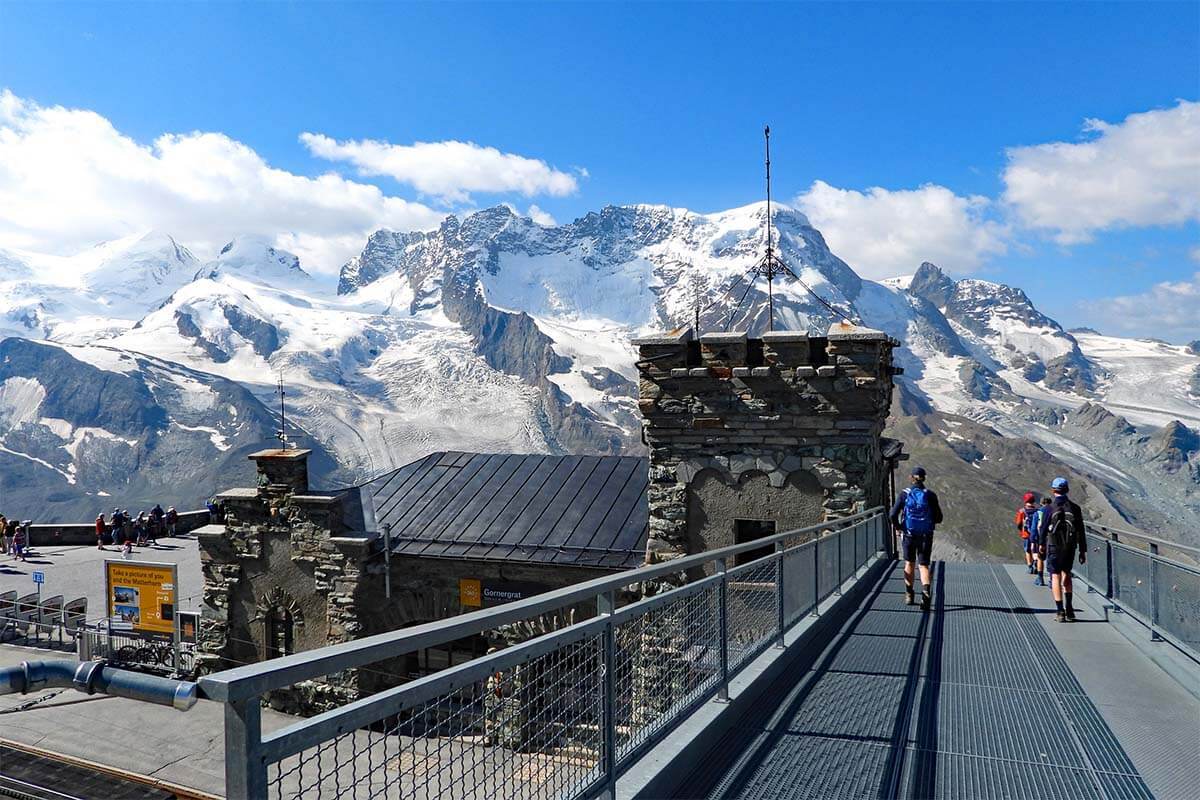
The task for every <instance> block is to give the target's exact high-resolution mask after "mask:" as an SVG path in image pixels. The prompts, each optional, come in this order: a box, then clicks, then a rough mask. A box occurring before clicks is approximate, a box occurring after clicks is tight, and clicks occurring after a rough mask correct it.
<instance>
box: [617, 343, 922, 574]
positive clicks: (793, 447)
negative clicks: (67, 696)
mask: <svg viewBox="0 0 1200 800" xmlns="http://www.w3.org/2000/svg"><path fill="white" fill-rule="evenodd" d="M634 344H635V345H636V346H637V347H638V350H639V360H638V363H637V367H638V371H639V378H640V382H639V386H640V391H639V394H640V400H639V403H638V405H639V408H640V410H641V412H642V414H643V416H644V420H643V435H644V439H645V441H646V444H647V446H648V447H649V451H650V489H649V502H650V537H649V541H648V543H647V558H648V559H649V560H652V561H654V560H662V559H667V558H672V557H676V556H680V555H684V554H687V553H695V552H700V551H703V550H710V549H713V548H717V547H723V546H726V545H730V544H735V543H739V542H742V541H748V540H752V539H754V538H758V537H759V536H765V535H769V534H770V533H774V532H782V531H785V530H789V529H792V528H797V527H803V526H806V525H812V524H815V523H818V522H822V521H824V520H827V519H832V518H836V517H841V516H848V515H851V514H854V513H856V512H858V511H860V510H864V509H866V508H870V507H872V506H875V505H878V504H881V503H883V502H884V501H885V496H886V494H885V486H886V479H887V474H886V466H885V462H884V457H883V453H882V451H881V442H880V440H881V434H882V432H883V426H884V422H885V421H886V419H887V414H888V408H889V406H890V404H891V398H892V376H893V375H896V374H897V373H899V371H900V370H899V369H897V368H895V367H894V366H893V365H892V349H893V348H895V347H896V346H898V345H899V342H897V341H896V340H894V339H892V338H890V337H889V336H887V335H886V334H884V333H882V332H880V331H875V330H870V329H867V328H859V327H855V326H853V325H843V324H837V325H834V326H833V327H831V328H830V329H829V332H828V334H827V335H826V336H821V337H817V336H811V337H810V336H808V335H806V334H802V333H794V332H787V331H775V332H770V333H764V334H763V335H762V338H760V339H750V338H747V336H746V334H745V333H708V334H704V335H702V336H700V338H699V339H698V340H697V339H695V338H693V336H692V332H691V331H690V330H688V331H684V332H682V333H678V334H669V335H661V336H651V337H647V338H643V339H636V340H634Z"/></svg>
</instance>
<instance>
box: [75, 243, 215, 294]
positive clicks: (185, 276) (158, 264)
mask: <svg viewBox="0 0 1200 800" xmlns="http://www.w3.org/2000/svg"><path fill="white" fill-rule="evenodd" d="M91 255H92V256H94V257H98V258H96V261H95V264H94V266H92V267H91V268H90V269H87V270H86V271H85V272H84V276H83V280H84V283H85V284H86V286H87V291H88V293H89V294H90V295H92V296H93V297H95V298H96V299H97V300H98V301H99V302H100V303H101V304H103V305H109V306H112V305H114V304H117V303H119V304H121V305H128V304H129V303H130V302H136V303H138V304H139V305H141V306H144V308H145V309H147V310H148V309H150V308H154V307H155V306H158V305H160V304H161V303H162V302H163V301H164V300H166V299H167V298H168V297H170V296H171V293H172V292H174V291H175V290H176V289H178V288H179V287H181V286H183V285H185V284H186V283H188V282H189V281H190V280H191V279H192V277H193V276H194V275H195V273H196V270H197V269H198V268H199V266H200V260H199V259H197V258H196V257H195V256H194V255H192V253H191V251H189V250H188V249H187V248H186V247H183V246H182V245H180V244H179V243H178V242H176V241H175V239H173V238H172V237H171V236H169V235H167V234H165V233H159V232H157V231H151V232H150V233H146V234H142V235H138V236H130V237H127V238H125V239H121V240H118V241H115V242H109V243H105V244H103V245H98V246H97V247H96V248H95V249H94V251H93V252H92V254H91Z"/></svg>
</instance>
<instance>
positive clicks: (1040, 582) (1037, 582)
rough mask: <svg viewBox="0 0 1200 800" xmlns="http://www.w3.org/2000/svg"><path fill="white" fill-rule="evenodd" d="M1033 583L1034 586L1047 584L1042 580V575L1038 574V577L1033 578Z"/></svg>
mask: <svg viewBox="0 0 1200 800" xmlns="http://www.w3.org/2000/svg"><path fill="white" fill-rule="evenodd" d="M1033 585H1034V586H1045V585H1046V582H1045V581H1043V580H1042V576H1041V575H1038V576H1037V577H1036V578H1034V579H1033Z"/></svg>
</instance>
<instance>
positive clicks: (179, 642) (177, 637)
mask: <svg viewBox="0 0 1200 800" xmlns="http://www.w3.org/2000/svg"><path fill="white" fill-rule="evenodd" d="M171 617H172V618H173V620H174V622H175V624H174V625H173V626H172V627H173V628H174V630H172V631H171V635H172V638H173V639H174V641H175V650H174V662H173V664H172V666H173V667H174V669H175V676H176V677H178V676H179V675H180V674H181V672H182V670H181V669H180V666H179V661H180V658H179V650H180V648H181V647H182V646H183V637H182V636H181V633H182V631H181V630H180V629H179V609H178V608H176V609H175V613H174V614H172V615H171Z"/></svg>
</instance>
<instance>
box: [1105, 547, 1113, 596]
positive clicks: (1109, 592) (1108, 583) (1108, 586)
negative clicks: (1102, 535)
mask: <svg viewBox="0 0 1200 800" xmlns="http://www.w3.org/2000/svg"><path fill="white" fill-rule="evenodd" d="M1112 557H1113V549H1112V541H1110V540H1108V539H1105V540H1104V596H1105V597H1107V598H1108V599H1110V600H1111V599H1112V596H1113V568H1112Z"/></svg>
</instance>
